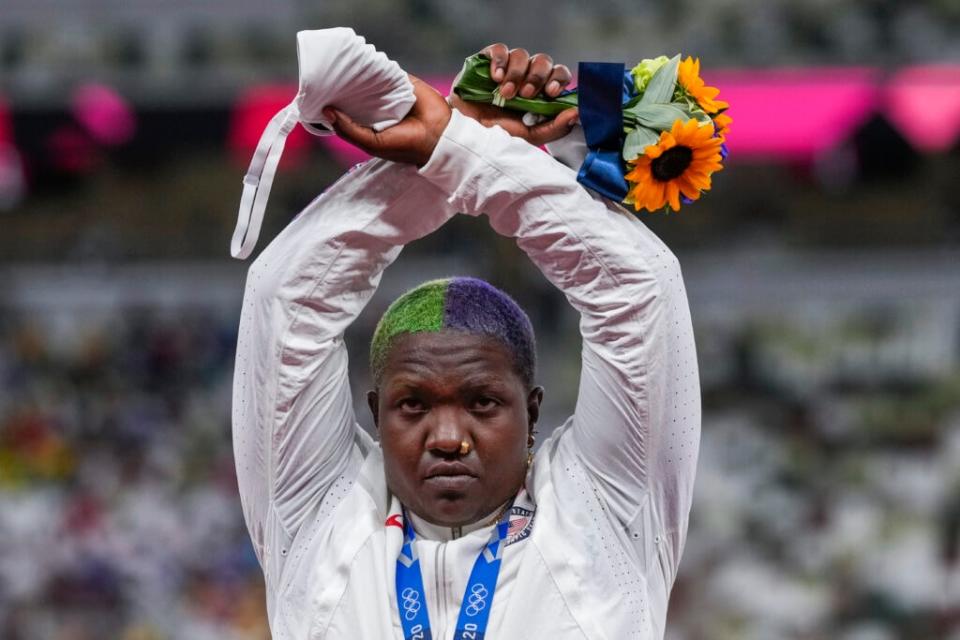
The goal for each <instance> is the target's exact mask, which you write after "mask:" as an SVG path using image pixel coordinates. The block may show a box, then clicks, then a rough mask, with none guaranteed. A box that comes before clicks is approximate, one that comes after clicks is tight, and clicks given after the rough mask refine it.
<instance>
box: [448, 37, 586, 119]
mask: <svg viewBox="0 0 960 640" xmlns="http://www.w3.org/2000/svg"><path fill="white" fill-rule="evenodd" d="M498 86H499V85H498V84H497V83H496V82H495V81H494V80H493V78H491V77H490V58H488V57H487V56H485V55H483V54H479V53H477V54H474V55H472V56H470V57H469V58H467V59H466V60H464V62H463V68H462V69H461V70H460V73H459V74H457V77H456V79H455V80H454V81H453V91H454V93H456V94H457V95H458V96H460V98H461V99H463V100H468V101H470V102H483V103H485V104H493V105H496V106H502V107H505V108H507V109H513V110H514V111H523V112H531V113H537V114H540V115H544V116H548V117H553V116H555V115H557V114H558V113H560V112H561V111H565V110H566V109H570V108H571V107H575V106H577V94H576V92H574V93H570V94H567V95H564V96H560V97H558V98H546V97H542V96H540V97H536V98H521V97H519V96H516V97H514V98H511V99H509V100H506V101H504V100H503V99H502V98H501V97H500V92H499V91H497V87H498Z"/></svg>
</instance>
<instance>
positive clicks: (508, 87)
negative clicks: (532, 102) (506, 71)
mask: <svg viewBox="0 0 960 640" xmlns="http://www.w3.org/2000/svg"><path fill="white" fill-rule="evenodd" d="M516 90H517V85H515V84H513V83H512V82H508V83H507V84H505V85H503V86H502V87H500V95H502V96H503V97H504V98H508V99H509V98H512V97H513V93H514V92H515V91H516Z"/></svg>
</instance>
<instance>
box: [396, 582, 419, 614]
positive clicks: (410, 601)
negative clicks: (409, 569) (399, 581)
mask: <svg viewBox="0 0 960 640" xmlns="http://www.w3.org/2000/svg"><path fill="white" fill-rule="evenodd" d="M400 598H401V599H402V600H403V617H404V618H406V619H407V620H413V619H414V618H416V617H417V612H418V611H420V592H419V591H417V590H416V589H413V588H411V587H407V588H406V589H404V590H403V592H402V593H401V594H400Z"/></svg>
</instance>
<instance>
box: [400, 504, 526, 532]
mask: <svg viewBox="0 0 960 640" xmlns="http://www.w3.org/2000/svg"><path fill="white" fill-rule="evenodd" d="M509 504H510V501H509V500H507V501H506V502H504V503H503V504H502V505H500V506H499V507H497V508H496V510H495V511H493V512H492V513H490V514H488V515H486V516H485V517H483V518H480V519H479V520H477V521H476V522H470V523H467V524H463V525H459V526H455V527H448V526H446V525H440V524H433V523H431V522H427V521H426V520H424V519H423V518H421V517H420V516H418V515H417V514H415V513H414V512H413V511H410V510H409V509H408V510H407V514H408V515H409V516H410V521H411V522H412V523H413V530H414V531H416V532H417V535H418V536H419V537H421V538H424V539H426V540H439V541H441V542H449V541H450V540H456V539H457V538H462V537H463V536H465V535H467V534H470V533H473V532H474V531H477V530H479V529H486V528H487V527H490V526H492V525H495V524H496V523H497V522H498V521H499V520H500V518H501V517H502V516H503V511H504V509H506V508H507V505H509Z"/></svg>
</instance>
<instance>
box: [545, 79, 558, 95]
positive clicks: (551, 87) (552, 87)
mask: <svg viewBox="0 0 960 640" xmlns="http://www.w3.org/2000/svg"><path fill="white" fill-rule="evenodd" d="M559 90H560V83H559V82H557V81H556V80H551V81H550V83H549V84H548V85H547V93H556V92H557V91H559Z"/></svg>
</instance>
